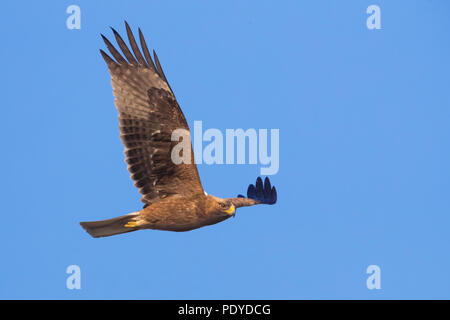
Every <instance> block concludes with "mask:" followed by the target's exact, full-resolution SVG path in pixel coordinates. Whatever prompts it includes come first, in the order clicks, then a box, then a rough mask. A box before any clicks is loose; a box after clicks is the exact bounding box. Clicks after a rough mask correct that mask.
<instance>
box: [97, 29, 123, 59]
mask: <svg viewBox="0 0 450 320" xmlns="http://www.w3.org/2000/svg"><path fill="white" fill-rule="evenodd" d="M101 36H102V39H103V41H104V42H105V44H106V47H107V48H108V50H109V52H111V54H112V55H113V57H114V59H116V61H117V62H118V63H123V64H126V63H127V61H126V60H125V59H124V58H123V57H122V55H121V54H120V53H119V51H117V50H116V48H114V46H113V45H112V43H111V42H109V40H108V38H106V37H105V36H104V35H103V34H102V35H101Z"/></svg>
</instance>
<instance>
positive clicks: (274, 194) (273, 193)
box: [271, 187, 277, 204]
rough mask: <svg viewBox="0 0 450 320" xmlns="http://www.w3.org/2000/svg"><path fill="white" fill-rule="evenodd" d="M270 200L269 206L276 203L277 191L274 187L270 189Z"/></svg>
mask: <svg viewBox="0 0 450 320" xmlns="http://www.w3.org/2000/svg"><path fill="white" fill-rule="evenodd" d="M271 198H272V199H271V200H272V201H271V202H272V203H271V204H275V203H276V202H277V189H275V187H272V192H271Z"/></svg>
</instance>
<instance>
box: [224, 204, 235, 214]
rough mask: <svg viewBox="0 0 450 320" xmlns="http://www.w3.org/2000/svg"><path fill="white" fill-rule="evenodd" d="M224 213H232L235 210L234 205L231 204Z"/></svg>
mask: <svg viewBox="0 0 450 320" xmlns="http://www.w3.org/2000/svg"><path fill="white" fill-rule="evenodd" d="M225 212H226V213H228V214H229V215H233V216H234V213H235V212H236V207H235V206H234V204H232V205H231V207H230V209H228V210H225Z"/></svg>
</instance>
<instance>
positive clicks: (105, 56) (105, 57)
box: [100, 49, 117, 67]
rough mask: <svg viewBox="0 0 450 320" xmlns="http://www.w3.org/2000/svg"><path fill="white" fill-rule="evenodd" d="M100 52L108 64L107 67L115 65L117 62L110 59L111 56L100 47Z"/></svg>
mask: <svg viewBox="0 0 450 320" xmlns="http://www.w3.org/2000/svg"><path fill="white" fill-rule="evenodd" d="M100 53H101V55H102V57H103V60H105V62H106V64H107V65H108V67H109V66H112V65H117V63H116V62H115V61H114V60H113V59H111V57H110V56H108V54H107V53H106V52H105V51H103V50H102V49H100Z"/></svg>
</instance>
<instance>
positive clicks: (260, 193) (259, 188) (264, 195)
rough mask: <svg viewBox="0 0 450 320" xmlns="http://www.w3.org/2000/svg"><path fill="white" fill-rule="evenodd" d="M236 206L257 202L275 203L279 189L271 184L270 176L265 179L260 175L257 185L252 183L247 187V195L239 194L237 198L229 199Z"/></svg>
mask: <svg viewBox="0 0 450 320" xmlns="http://www.w3.org/2000/svg"><path fill="white" fill-rule="evenodd" d="M228 200H230V201H231V202H232V203H233V204H234V206H235V207H236V208H239V207H248V206H253V205H255V204H275V203H276V202H277V190H276V189H275V187H272V186H271V185H270V180H269V178H268V177H266V178H265V179H264V184H263V181H262V179H261V178H260V177H258V178H257V179H256V183H255V185H253V184H251V185H249V186H248V189H247V197H244V196H243V195H241V194H240V195H238V197H237V198H232V199H228Z"/></svg>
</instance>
